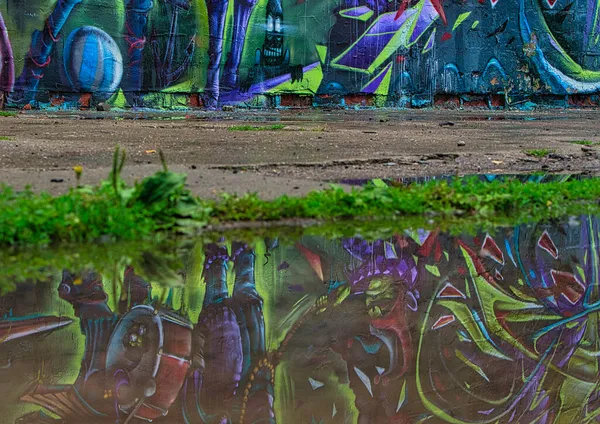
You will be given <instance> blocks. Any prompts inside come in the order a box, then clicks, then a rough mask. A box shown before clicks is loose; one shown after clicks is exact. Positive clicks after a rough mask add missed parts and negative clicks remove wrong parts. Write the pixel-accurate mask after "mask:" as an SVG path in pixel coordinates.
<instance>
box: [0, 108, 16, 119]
mask: <svg viewBox="0 0 600 424" xmlns="http://www.w3.org/2000/svg"><path fill="white" fill-rule="evenodd" d="M0 116H4V117H8V116H17V112H11V111H8V110H0Z"/></svg>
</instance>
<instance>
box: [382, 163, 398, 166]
mask: <svg viewBox="0 0 600 424" xmlns="http://www.w3.org/2000/svg"><path fill="white" fill-rule="evenodd" d="M384 165H385V166H396V165H397V164H396V162H387V163H384Z"/></svg>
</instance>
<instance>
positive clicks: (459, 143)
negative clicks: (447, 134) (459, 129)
mask: <svg viewBox="0 0 600 424" xmlns="http://www.w3.org/2000/svg"><path fill="white" fill-rule="evenodd" d="M456 145H457V146H460V147H462V146H466V145H467V143H465V142H464V141H463V140H460V141H459V142H458V143H456Z"/></svg>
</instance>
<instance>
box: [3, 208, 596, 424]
mask: <svg viewBox="0 0 600 424" xmlns="http://www.w3.org/2000/svg"><path fill="white" fill-rule="evenodd" d="M599 230H600V222H599V221H598V219H597V218H594V217H589V216H582V217H579V218H571V219H570V220H569V222H566V223H554V224H537V225H530V226H521V227H516V228H510V229H502V230H497V231H495V232H488V233H480V234H477V235H474V236H459V237H455V236H449V235H446V234H444V233H440V232H438V231H422V230H415V231H405V232H403V233H399V234H397V235H396V236H394V237H391V238H389V239H385V240H375V241H365V240H363V239H359V238H351V239H342V240H328V239H324V238H321V237H304V238H302V239H299V240H297V241H296V242H285V243H280V242H278V241H277V240H276V239H270V240H264V241H260V242H257V243H255V244H253V245H247V244H243V243H238V242H230V241H227V240H225V241H223V242H221V243H218V244H208V245H197V246H194V247H193V248H192V249H190V250H189V251H188V252H186V253H185V255H184V256H185V260H184V262H183V265H182V266H181V269H178V270H175V272H174V275H175V276H176V278H175V279H174V280H173V281H172V282H171V283H170V285H159V284H156V283H154V282H152V283H150V282H148V281H147V280H146V279H144V278H142V277H141V276H140V275H139V274H138V272H139V271H137V270H136V269H133V268H132V267H131V266H127V265H125V266H114V267H113V271H110V272H104V273H99V272H97V271H95V270H91V269H86V268H85V267H84V268H83V269H70V270H63V271H62V272H61V271H58V272H56V273H54V274H53V275H49V277H48V279H47V280H46V281H38V282H37V284H33V283H32V282H30V283H22V284H19V285H18V286H17V288H16V290H14V291H13V292H11V293H8V294H6V295H4V296H3V297H2V298H0V308H1V309H0V312H1V313H2V316H3V319H2V320H0V396H1V398H2V401H1V402H0V413H1V416H2V417H3V418H2V422H3V423H18V424H51V423H54V424H59V423H60V424H66V423H73V424H75V423H82V422H85V423H127V424H128V423H142V422H156V423H178V424H192V423H197V424H200V423H275V422H279V423H425V422H432V423H522V424H529V423H541V424H550V423H565V424H567V423H573V422H581V423H593V422H597V421H598V417H599V414H600V397H599V394H600V392H599V389H600V385H599V380H598V369H599V365H600V362H599V358H600V338H599V323H600V321H599V315H598V314H599V310H600V297H599V291H598V287H599V284H598V275H599V272H598V271H599V263H600V262H599V259H600V249H599V244H598V242H599V237H600V231H599Z"/></svg>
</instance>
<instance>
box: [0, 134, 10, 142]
mask: <svg viewBox="0 0 600 424" xmlns="http://www.w3.org/2000/svg"><path fill="white" fill-rule="evenodd" d="M7 140H10V137H9V136H7V135H0V141H7Z"/></svg>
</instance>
